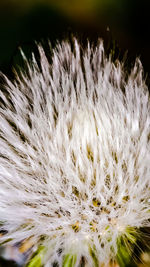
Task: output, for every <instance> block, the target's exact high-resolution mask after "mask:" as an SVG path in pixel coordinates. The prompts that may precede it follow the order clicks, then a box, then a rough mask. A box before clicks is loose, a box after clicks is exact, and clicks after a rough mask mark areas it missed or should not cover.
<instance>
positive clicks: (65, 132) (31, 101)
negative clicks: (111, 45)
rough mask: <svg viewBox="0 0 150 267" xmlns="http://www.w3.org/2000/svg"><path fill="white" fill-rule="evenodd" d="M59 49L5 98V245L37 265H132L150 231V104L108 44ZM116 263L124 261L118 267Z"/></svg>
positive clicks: (1, 188)
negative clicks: (113, 58)
mask: <svg viewBox="0 0 150 267" xmlns="http://www.w3.org/2000/svg"><path fill="white" fill-rule="evenodd" d="M73 46H74V47H73V48H71V45H70V44H69V43H68V42H62V44H61V45H60V44H58V45H57V47H56V48H55V49H54V50H53V54H52V63H51V64H50V63H49V62H48V60H47V58H46V56H45V53H44V50H43V48H42V47H41V46H40V45H39V46H38V49H39V54H40V58H41V60H40V66H39V63H37V62H36V60H35V57H34V55H33V58H32V62H28V61H27V59H26V58H25V56H23V57H24V60H25V63H26V67H27V72H26V74H25V73H21V74H20V75H17V74H16V80H15V81H14V82H11V81H9V79H8V78H6V77H5V76H4V75H3V74H1V77H2V78H3V84H2V85H1V87H2V90H1V91H0V99H1V105H0V147H1V149H0V231H1V233H2V234H1V235H0V242H1V245H3V246H6V244H9V246H14V245H15V244H16V243H18V242H19V243H20V251H21V252H22V251H23V253H24V252H25V251H26V250H28V249H30V252H31V254H30V259H28V262H26V264H27V266H28V267H31V266H32V267H33V266H41V265H44V266H45V267H49V266H63V267H70V266H72V267H73V266H83V265H84V266H109V265H108V264H110V266H111V262H113V261H114V262H116V261H118V264H119V265H120V266H124V265H122V262H126V263H129V261H130V257H131V251H132V249H133V247H134V245H135V243H136V240H137V236H138V234H139V232H140V228H141V227H145V226H146V227H147V226H148V227H149V226H150V212H149V211H150V200H149V199H150V179H149V175H150V164H149V159H150V139H149V136H150V102H149V92H148V88H147V86H146V84H145V82H144V80H143V77H142V76H143V69H142V66H141V63H140V61H139V60H136V63H135V66H134V68H133V69H132V71H131V73H130V74H129V75H128V77H127V75H126V73H125V71H124V67H123V63H120V62H117V63H113V62H112V61H111V58H110V57H109V58H107V57H106V56H105V53H104V48H103V43H102V41H99V43H98V44H97V46H96V47H95V48H93V47H92V46H91V45H90V44H89V43H88V46H87V48H86V49H85V51H83V50H82V53H81V47H80V45H79V43H78V42H77V40H74V45H73ZM115 264H117V263H115Z"/></svg>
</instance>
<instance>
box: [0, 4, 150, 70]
mask: <svg viewBox="0 0 150 267" xmlns="http://www.w3.org/2000/svg"><path fill="white" fill-rule="evenodd" d="M149 13H150V9H149V0H141V1H140V0H0V70H1V71H2V72H4V73H6V74H7V75H10V73H11V68H12V66H13V65H17V64H19V60H18V47H20V46H21V47H22V49H23V50H24V51H25V53H29V52H30V51H32V50H33V46H34V40H36V41H41V40H47V39H50V41H51V42H52V44H53V45H55V42H56V40H62V39H64V38H67V36H69V35H71V34H75V35H76V36H77V37H78V38H80V39H82V40H83V42H84V41H85V40H86V39H87V38H88V39H89V40H92V41H96V40H97V38H98V37H101V38H103V39H104V44H105V47H106V49H107V48H108V50H109V48H112V47H115V49H116V50H117V51H121V53H122V54H123V53H124V52H125V51H127V50H128V58H129V60H130V61H131V62H132V60H133V59H135V57H136V56H140V58H141V61H142V63H143V66H144V70H145V73H150V64H149V57H150V56H149V47H150V38H149V33H150V29H149V26H150V23H149V16H150V15H149ZM117 53H118V52H117ZM119 53H120V52H119Z"/></svg>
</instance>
